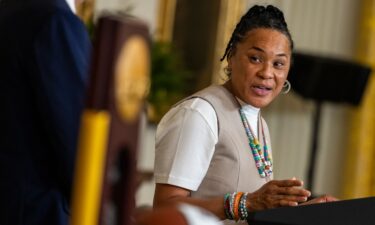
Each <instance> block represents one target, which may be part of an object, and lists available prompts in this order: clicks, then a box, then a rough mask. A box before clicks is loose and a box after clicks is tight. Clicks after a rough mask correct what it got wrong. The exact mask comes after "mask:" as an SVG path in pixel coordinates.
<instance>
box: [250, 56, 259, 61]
mask: <svg viewBox="0 0 375 225" xmlns="http://www.w3.org/2000/svg"><path fill="white" fill-rule="evenodd" d="M249 59H250V61H251V62H260V58H259V57H257V56H250V57H249Z"/></svg>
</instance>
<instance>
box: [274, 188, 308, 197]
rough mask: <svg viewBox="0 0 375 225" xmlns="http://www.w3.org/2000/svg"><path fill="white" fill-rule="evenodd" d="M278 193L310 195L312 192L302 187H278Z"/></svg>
mask: <svg viewBox="0 0 375 225" xmlns="http://www.w3.org/2000/svg"><path fill="white" fill-rule="evenodd" d="M278 193H279V194H283V195H297V196H305V197H310V195H311V192H310V191H308V190H306V189H303V188H300V187H278Z"/></svg>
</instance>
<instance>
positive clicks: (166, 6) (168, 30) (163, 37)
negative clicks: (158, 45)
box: [155, 0, 176, 42]
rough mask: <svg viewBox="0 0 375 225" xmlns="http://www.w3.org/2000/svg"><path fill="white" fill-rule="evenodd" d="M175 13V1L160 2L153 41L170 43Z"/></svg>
mask: <svg viewBox="0 0 375 225" xmlns="http://www.w3.org/2000/svg"><path fill="white" fill-rule="evenodd" d="M175 11H176V0H160V2H159V13H158V18H157V27H156V32H155V39H156V40H157V41H162V42H170V41H171V40H172V36H173V25H174V17H175Z"/></svg>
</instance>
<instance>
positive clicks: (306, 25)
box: [94, 0, 363, 205]
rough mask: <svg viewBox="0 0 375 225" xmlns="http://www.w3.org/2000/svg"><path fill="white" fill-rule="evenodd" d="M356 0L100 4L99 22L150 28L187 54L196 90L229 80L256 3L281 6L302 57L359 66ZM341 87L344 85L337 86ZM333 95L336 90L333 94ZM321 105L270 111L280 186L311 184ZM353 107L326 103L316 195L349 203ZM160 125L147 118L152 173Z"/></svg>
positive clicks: (143, 197)
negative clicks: (133, 21) (120, 16)
mask: <svg viewBox="0 0 375 225" xmlns="http://www.w3.org/2000/svg"><path fill="white" fill-rule="evenodd" d="M362 2H363V1H353V0H315V1H311V0H273V1H271V0H206V1H199V0H97V1H96V3H95V13H94V14H95V16H98V15H99V14H100V13H101V12H103V11H106V10H108V11H119V10H121V11H125V12H127V13H129V14H132V15H135V16H137V17H139V18H141V19H142V20H144V21H145V22H146V23H148V24H149V27H150V34H151V35H152V36H153V37H154V39H155V41H158V40H159V41H160V40H163V41H167V42H171V43H172V45H173V46H174V47H175V48H176V49H177V50H178V51H179V52H180V54H181V57H182V59H183V62H184V65H185V66H186V68H188V70H189V71H190V72H191V73H192V74H193V78H191V80H190V82H189V83H187V84H186V85H188V86H189V87H192V88H191V89H190V91H191V92H192V91H194V90H198V89H200V88H202V87H205V86H208V85H209V84H211V83H221V82H223V78H225V76H224V74H223V72H222V68H223V67H224V66H225V65H226V64H225V63H220V62H219V59H220V58H221V56H222V54H223V52H224V49H225V47H226V43H227V41H228V40H229V38H230V35H231V32H232V31H233V28H234V25H235V24H236V22H237V21H238V19H239V18H240V16H241V15H242V13H244V12H245V11H246V10H247V9H248V8H249V7H251V6H252V5H253V4H274V5H275V6H278V7H279V8H281V9H282V10H283V11H284V14H285V17H286V20H287V23H288V25H289V27H290V30H291V33H292V36H293V38H294V41H295V48H296V50H297V51H302V52H307V53H313V54H318V55H325V56H332V57H336V58H340V59H348V60H353V59H354V58H355V54H356V43H357V38H358V37H357V36H358V29H359V19H360V12H361V11H360V10H361V4H362ZM337 82H338V85H339V83H340V81H337ZM333 88H334V87H333ZM314 107H315V105H314V102H312V101H311V100H306V99H303V98H302V97H300V96H299V95H298V94H296V93H293V92H292V93H289V94H287V95H281V96H280V97H278V98H277V99H276V100H275V101H274V102H273V103H272V104H271V105H270V106H269V107H268V108H266V109H264V110H263V116H264V117H265V118H266V120H267V122H268V125H269V127H270V132H271V137H272V146H273V149H274V153H273V157H274V166H275V167H274V171H275V179H285V178H290V177H293V176H295V177H298V178H301V179H303V180H305V179H306V173H307V164H308V160H309V159H308V157H309V151H310V146H311V132H312V115H313V112H314ZM351 110H353V106H348V105H345V104H333V103H324V104H323V112H322V119H321V127H320V131H319V140H320V141H319V146H318V153H319V154H318V156H317V166H316V173H315V181H314V186H313V191H314V193H315V194H317V195H319V194H323V193H328V194H332V195H335V196H338V197H341V196H342V182H343V174H344V173H343V170H344V167H345V165H344V162H345V152H346V149H347V141H346V140H347V139H348V135H349V132H350V130H349V129H350V128H349V122H348V121H349V120H350V118H349V117H350V111H351ZM156 124H157V123H150V122H147V119H145V122H144V129H143V132H142V143H141V146H142V147H141V149H140V151H139V162H138V167H139V169H140V170H142V171H152V169H153V158H154V134H155V129H156ZM153 188H154V186H153V181H152V180H151V181H146V182H145V183H143V185H142V186H141V187H140V189H139V191H138V193H137V203H138V205H151V204H152V196H153Z"/></svg>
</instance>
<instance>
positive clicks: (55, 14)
mask: <svg viewBox="0 0 375 225" xmlns="http://www.w3.org/2000/svg"><path fill="white" fill-rule="evenodd" d="M75 4H76V3H75V2H74V0H67V1H65V0H0V79H1V81H0V91H1V95H0V102H1V104H2V107H1V110H0V111H1V112H0V124H1V126H2V128H3V132H2V133H3V134H2V135H1V136H0V224H1V225H7V224H11V225H21V224H22V225H23V224H25V225H34V224H35V225H44V224H48V225H60V224H61V225H62V224H64V225H65V224H67V223H68V217H69V200H70V194H71V186H72V177H73V172H74V164H75V162H74V161H75V155H76V145H77V136H78V129H79V121H80V114H81V110H82V108H83V100H84V94H85V86H86V83H87V78H88V77H87V74H88V73H87V69H88V64H89V56H90V49H91V43H90V40H89V37H88V33H87V31H86V28H85V26H84V24H83V23H82V22H81V21H80V19H79V18H78V17H77V16H76V15H75V14H74V11H75V8H74V6H75Z"/></svg>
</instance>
